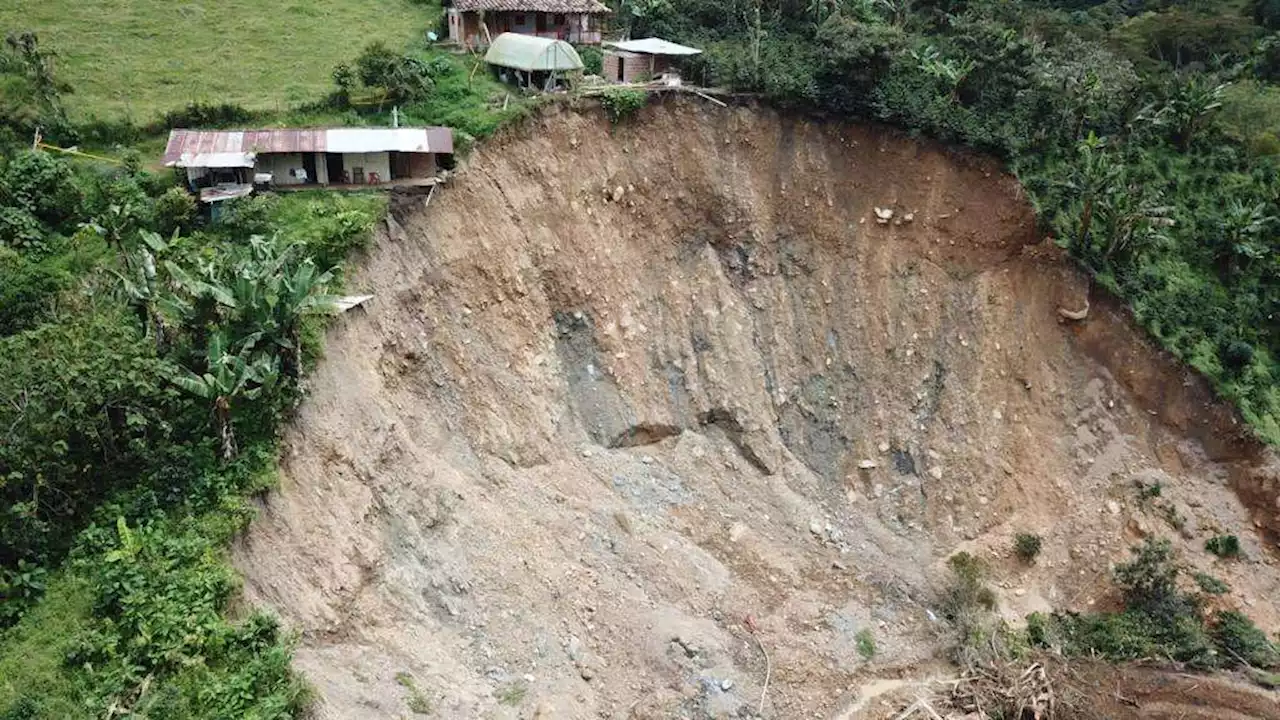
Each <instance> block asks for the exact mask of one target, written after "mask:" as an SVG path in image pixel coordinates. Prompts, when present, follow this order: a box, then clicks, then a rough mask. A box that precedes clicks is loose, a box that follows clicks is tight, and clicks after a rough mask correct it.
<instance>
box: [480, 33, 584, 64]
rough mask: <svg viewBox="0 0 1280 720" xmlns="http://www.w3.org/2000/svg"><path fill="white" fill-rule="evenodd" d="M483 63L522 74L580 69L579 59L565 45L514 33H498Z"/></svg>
mask: <svg viewBox="0 0 1280 720" xmlns="http://www.w3.org/2000/svg"><path fill="white" fill-rule="evenodd" d="M484 61H485V62H487V63H489V64H490V65H498V66H500V67H508V68H514V69H516V70H523V71H525V72H553V71H568V70H581V69H582V58H580V57H578V51H577V50H574V49H573V46H572V45H570V44H569V43H567V42H565V41H563V40H552V39H550V38H540V37H535V36H533V35H520V34H518V33H502V34H501V35H499V36H498V37H496V38H494V39H493V43H492V44H491V45H489V52H487V53H485V55H484Z"/></svg>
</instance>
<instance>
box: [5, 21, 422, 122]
mask: <svg viewBox="0 0 1280 720" xmlns="http://www.w3.org/2000/svg"><path fill="white" fill-rule="evenodd" d="M439 12H440V11H439V6H438V4H437V3H431V4H426V3H414V2H413V1H412V0H187V1H186V2H183V1H182V0H3V1H0V32H4V33H6V34H7V33H8V32H13V31H18V30H34V31H36V32H37V33H38V34H39V36H40V43H41V45H42V46H43V47H44V48H46V49H49V50H54V51H55V52H57V53H58V55H59V58H58V65H57V72H58V76H59V77H60V78H61V79H62V80H65V81H67V82H69V83H70V84H71V86H72V88H73V94H72V95H70V96H68V97H67V105H68V106H69V108H70V110H71V113H72V115H73V116H74V117H75V118H78V119H84V118H86V117H88V116H90V115H96V116H98V117H102V118H111V119H120V118H127V119H131V120H133V121H135V122H147V121H149V120H152V119H154V118H155V117H156V116H157V115H159V114H160V113H163V112H164V111H166V110H171V109H174V108H177V107H181V106H183V105H185V104H187V103H189V102H193V101H202V102H224V101H225V102H234V103H238V104H240V105H243V106H245V107H247V108H249V109H254V110H276V109H282V108H284V107H285V106H287V105H289V104H291V103H297V102H300V101H307V100H313V99H316V98H318V97H319V96H320V95H322V94H323V93H324V92H326V91H327V90H328V89H329V87H330V86H331V82H330V78H329V74H330V72H331V71H332V70H333V66H334V65H335V64H336V63H338V62H341V61H350V60H352V59H354V58H355V56H356V55H357V54H359V52H360V50H361V48H363V47H364V46H365V45H367V44H368V43H370V42H372V41H374V40H382V41H384V42H386V44H387V45H388V46H390V47H392V48H396V49H399V48H403V47H405V46H406V45H407V44H408V43H409V41H410V40H412V39H414V38H420V37H422V36H423V35H424V34H425V33H426V31H427V30H429V29H434V27H435V22H436V19H437V18H438V16H439Z"/></svg>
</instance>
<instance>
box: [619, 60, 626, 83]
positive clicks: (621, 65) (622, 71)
mask: <svg viewBox="0 0 1280 720" xmlns="http://www.w3.org/2000/svg"><path fill="white" fill-rule="evenodd" d="M626 71H627V58H626V57H625V56H623V55H619V56H618V82H626V80H625V78H624V76H625V75H626Z"/></svg>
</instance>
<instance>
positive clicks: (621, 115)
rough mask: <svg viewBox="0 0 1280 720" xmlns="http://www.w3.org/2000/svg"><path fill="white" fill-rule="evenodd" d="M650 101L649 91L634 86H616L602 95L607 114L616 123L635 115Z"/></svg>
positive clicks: (610, 120)
mask: <svg viewBox="0 0 1280 720" xmlns="http://www.w3.org/2000/svg"><path fill="white" fill-rule="evenodd" d="M648 102H649V93H647V92H645V91H644V90H637V89H632V88H614V89H611V90H608V91H606V92H605V93H604V94H602V95H601V96H600V104H601V105H603V106H604V113H605V115H608V116H609V122H612V123H614V124H617V123H620V122H622V121H623V120H626V119H627V118H629V117H631V116H632V115H635V114H636V113H637V112H639V111H640V109H641V108H643V107H644V106H645V105H646V104H648Z"/></svg>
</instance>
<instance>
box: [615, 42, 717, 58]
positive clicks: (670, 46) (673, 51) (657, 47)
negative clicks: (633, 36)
mask: <svg viewBox="0 0 1280 720" xmlns="http://www.w3.org/2000/svg"><path fill="white" fill-rule="evenodd" d="M604 45H606V46H607V47H612V48H617V49H619V50H622V51H625V52H633V53H640V54H642V55H679V56H685V55H701V54H702V51H701V50H699V49H698V48H691V47H688V46H686V45H678V44H676V43H673V42H667V41H666V40H663V39H662V38H644V39H642V40H619V41H618V42H606V43H604Z"/></svg>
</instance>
